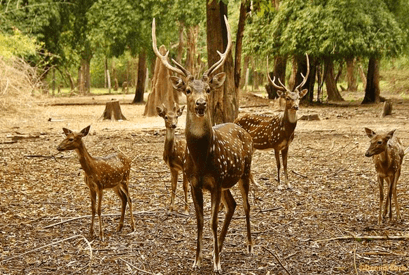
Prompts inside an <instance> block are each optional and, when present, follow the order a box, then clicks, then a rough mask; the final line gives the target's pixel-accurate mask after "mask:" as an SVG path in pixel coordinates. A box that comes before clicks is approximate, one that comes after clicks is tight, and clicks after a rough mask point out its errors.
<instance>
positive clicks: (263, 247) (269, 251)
mask: <svg viewBox="0 0 409 275" xmlns="http://www.w3.org/2000/svg"><path fill="white" fill-rule="evenodd" d="M262 248H263V249H264V250H266V251H267V252H269V253H270V254H271V255H273V256H274V258H276V260H277V261H278V263H279V264H280V265H281V267H282V268H283V269H284V270H285V272H287V274H288V275H291V274H290V272H288V270H287V269H286V268H285V267H284V265H283V264H282V263H281V261H280V259H279V258H278V257H277V256H276V255H275V254H274V253H273V252H271V251H270V250H268V249H267V248H265V247H264V246H262Z"/></svg>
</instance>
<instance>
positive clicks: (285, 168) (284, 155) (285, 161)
mask: <svg viewBox="0 0 409 275" xmlns="http://www.w3.org/2000/svg"><path fill="white" fill-rule="evenodd" d="M288 148H289V147H288V146H287V147H285V148H284V149H283V150H281V158H282V159H283V167H284V177H285V183H286V184H287V188H291V184H290V182H289V181H288V174H287V157H288Z"/></svg>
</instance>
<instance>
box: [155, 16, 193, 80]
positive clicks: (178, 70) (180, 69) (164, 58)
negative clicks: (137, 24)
mask: <svg viewBox="0 0 409 275" xmlns="http://www.w3.org/2000/svg"><path fill="white" fill-rule="evenodd" d="M152 48H153V51H154V52H155V54H156V56H157V57H159V58H160V59H161V61H162V64H163V65H165V67H166V68H168V69H169V70H171V71H172V72H175V73H177V74H180V75H184V76H186V77H187V76H190V75H191V73H190V72H189V71H188V70H186V69H185V68H183V66H182V65H180V64H179V63H177V62H176V61H175V60H174V59H172V61H173V63H175V64H176V66H177V67H178V68H176V67H173V66H172V65H171V64H170V63H169V61H168V55H169V51H167V53H166V54H165V55H162V54H161V53H160V52H159V50H158V46H157V45H156V24H155V18H153V21H152Z"/></svg>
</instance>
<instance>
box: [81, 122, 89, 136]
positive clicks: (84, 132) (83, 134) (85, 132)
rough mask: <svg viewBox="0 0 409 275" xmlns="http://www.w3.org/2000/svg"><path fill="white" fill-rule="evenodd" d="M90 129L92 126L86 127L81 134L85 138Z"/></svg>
mask: <svg viewBox="0 0 409 275" xmlns="http://www.w3.org/2000/svg"><path fill="white" fill-rule="evenodd" d="M89 128H91V125H89V126H87V127H85V128H84V129H82V130H81V132H80V134H81V135H82V136H83V137H85V136H86V135H88V133H89Z"/></svg>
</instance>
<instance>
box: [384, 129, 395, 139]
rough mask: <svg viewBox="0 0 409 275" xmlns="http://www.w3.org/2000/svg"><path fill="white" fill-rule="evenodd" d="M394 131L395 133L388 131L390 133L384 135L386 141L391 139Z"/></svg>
mask: <svg viewBox="0 0 409 275" xmlns="http://www.w3.org/2000/svg"><path fill="white" fill-rule="evenodd" d="M395 131H396V129H395V130H392V131H390V132H389V133H388V134H387V135H386V138H387V139H388V140H389V139H391V138H392V137H393V134H394V133H395Z"/></svg>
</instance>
